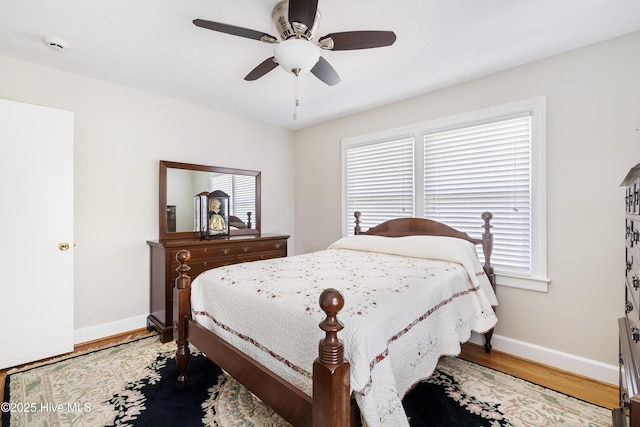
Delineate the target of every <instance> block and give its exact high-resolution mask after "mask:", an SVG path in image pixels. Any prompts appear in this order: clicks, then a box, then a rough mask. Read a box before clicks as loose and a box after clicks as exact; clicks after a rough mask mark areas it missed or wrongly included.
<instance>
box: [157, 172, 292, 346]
mask: <svg viewBox="0 0 640 427" xmlns="http://www.w3.org/2000/svg"><path fill="white" fill-rule="evenodd" d="M159 171H160V175H159V189H158V200H159V203H160V205H159V210H158V212H159V216H158V225H159V229H158V237H159V238H158V240H155V241H148V242H147V243H148V244H149V246H150V250H151V271H150V276H151V278H150V282H151V305H150V314H149V316H148V317H147V327H148V329H149V330H153V329H155V330H157V331H158V334H159V336H160V341H162V342H167V341H171V340H173V329H174V327H173V323H174V322H173V321H174V316H173V299H172V296H173V281H174V279H175V277H176V276H175V274H176V268H177V267H178V262H177V261H176V254H177V253H178V251H179V250H180V249H187V250H189V251H190V253H191V272H190V274H191V275H192V278H195V277H196V276H197V275H198V274H200V273H202V272H203V271H205V270H208V269H210V268H215V267H220V266H222V265H228V264H235V263H238V262H248V261H255V260H260V259H268V258H276V257H284V256H287V239H288V238H289V236H284V235H266V234H260V217H261V215H260V200H261V199H260V190H261V187H260V186H261V174H260V172H258V171H252V170H246V169H233V168H226V167H219V166H208V165H196V164H192V163H180V162H170V161H166V160H160V169H159ZM221 176H224V177H225V180H227V181H229V182H231V181H234V180H238V181H241V182H242V184H243V188H244V189H245V191H243V192H242V194H234V193H233V192H231V195H230V196H231V200H232V203H233V204H234V206H247V205H249V206H252V208H253V211H249V212H244V211H243V212H242V213H238V212H230V217H231V218H233V221H235V222H237V223H242V228H232V229H231V230H230V231H229V234H230V236H229V238H224V239H219V240H205V239H203V238H202V235H201V232H200V231H194V225H193V224H194V222H195V221H194V215H195V212H194V197H195V196H196V195H198V194H200V193H202V192H204V193H209V192H210V191H213V190H215V189H213V188H210V186H211V182H212V177H221ZM236 196H237V197H238V198H242V200H235V197H236ZM251 199H253V200H251ZM245 210H248V209H245ZM234 213H236V214H237V215H233V214H234ZM230 225H233V223H231V222H230Z"/></svg>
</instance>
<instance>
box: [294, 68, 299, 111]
mask: <svg viewBox="0 0 640 427" xmlns="http://www.w3.org/2000/svg"><path fill="white" fill-rule="evenodd" d="M299 105H300V100H299V99H298V75H297V74H294V75H293V120H296V119H297V118H298V106H299Z"/></svg>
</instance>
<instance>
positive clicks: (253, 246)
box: [147, 234, 289, 342]
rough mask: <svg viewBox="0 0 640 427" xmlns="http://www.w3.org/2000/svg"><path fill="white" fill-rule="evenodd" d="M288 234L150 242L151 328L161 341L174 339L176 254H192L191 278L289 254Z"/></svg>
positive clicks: (149, 323) (148, 318) (148, 323)
mask: <svg viewBox="0 0 640 427" xmlns="http://www.w3.org/2000/svg"><path fill="white" fill-rule="evenodd" d="M288 238H289V236H285V235H277V234H273V235H269V234H261V235H245V236H231V237H229V238H225V239H220V240H204V239H200V238H197V239H186V240H165V241H159V240H156V241H148V242H147V243H148V244H149V246H150V250H151V272H150V274H151V314H149V316H148V317H147V325H148V327H149V329H150V330H151V329H155V330H156V331H158V334H159V337H160V341H162V342H167V341H171V340H173V320H174V319H173V285H174V283H173V282H174V280H175V278H176V269H177V268H178V266H179V264H178V261H177V260H176V255H177V253H178V251H179V250H181V249H186V250H188V251H189V252H190V253H191V262H190V263H189V265H190V267H191V270H190V271H189V274H190V275H191V277H192V279H194V278H196V277H197V276H198V275H199V274H200V273H202V272H203V271H205V270H209V269H210V268H216V267H220V266H223V265H229V264H236V263H239V262H249V261H256V260H261V259H269V258H278V257H285V256H287V239H288Z"/></svg>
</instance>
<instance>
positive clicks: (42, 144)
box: [0, 99, 73, 369]
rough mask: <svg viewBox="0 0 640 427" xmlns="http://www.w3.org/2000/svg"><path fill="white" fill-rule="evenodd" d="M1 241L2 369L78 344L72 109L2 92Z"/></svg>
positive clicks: (0, 354) (0, 327)
mask: <svg viewBox="0 0 640 427" xmlns="http://www.w3.org/2000/svg"><path fill="white" fill-rule="evenodd" d="M0 241H1V242H2V244H0V277H1V279H0V330H1V331H2V332H1V333H0V336H1V337H2V347H1V349H0V369H2V368H6V367H9V366H15V365H18V364H22V363H26V362H31V361H34V360H39V359H43V358H45V357H49V356H54V355H58V354H61V353H65V352H69V351H72V350H73V113H71V112H69V111H62V110H57V109H53V108H47V107H41V106H36V105H30V104H24V103H19V102H14V101H7V100H1V99H0ZM65 244H66V245H68V248H67V249H65V247H66V246H65Z"/></svg>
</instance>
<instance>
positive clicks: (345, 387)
mask: <svg viewBox="0 0 640 427" xmlns="http://www.w3.org/2000/svg"><path fill="white" fill-rule="evenodd" d="M320 307H321V308H322V310H323V311H324V312H325V314H326V318H325V319H324V320H323V321H322V322H320V329H322V330H323V331H325V337H324V338H323V339H321V340H320V343H319V345H318V348H319V351H318V358H317V359H316V360H315V362H314V363H313V407H312V425H313V427H348V426H349V423H350V401H351V399H350V395H351V382H350V377H349V375H350V372H349V362H347V361H346V360H344V346H343V344H342V341H340V339H338V332H339V331H341V330H342V329H343V328H344V326H343V325H342V323H340V321H338V317H337V315H338V312H339V311H340V310H342V307H344V298H343V296H342V294H341V293H340V292H339V291H337V290H335V289H325V290H324V291H323V292H322V294H321V295H320Z"/></svg>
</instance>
